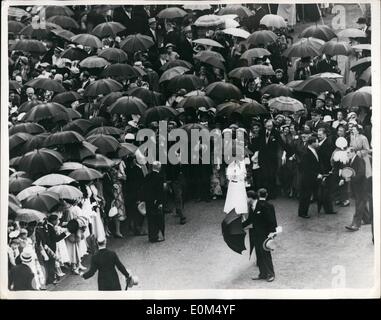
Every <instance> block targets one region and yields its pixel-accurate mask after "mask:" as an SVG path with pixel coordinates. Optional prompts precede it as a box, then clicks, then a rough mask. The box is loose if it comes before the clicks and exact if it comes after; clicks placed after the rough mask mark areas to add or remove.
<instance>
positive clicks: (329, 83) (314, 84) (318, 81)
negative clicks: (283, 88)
mask: <svg viewBox="0 0 381 320" xmlns="http://www.w3.org/2000/svg"><path fill="white" fill-rule="evenodd" d="M294 89H297V90H300V91H311V92H315V93H321V92H325V91H330V92H340V87H339V86H338V85H337V83H336V82H335V81H333V80H331V79H327V78H313V77H311V78H309V79H307V80H304V81H303V82H301V83H299V84H298V85H296V86H295V87H294Z"/></svg>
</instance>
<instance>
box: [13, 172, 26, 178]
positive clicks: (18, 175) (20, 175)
mask: <svg viewBox="0 0 381 320" xmlns="http://www.w3.org/2000/svg"><path fill="white" fill-rule="evenodd" d="M11 178H28V174H27V173H26V172H25V171H12V174H11V175H10V176H9V179H11Z"/></svg>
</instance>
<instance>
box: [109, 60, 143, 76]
mask: <svg viewBox="0 0 381 320" xmlns="http://www.w3.org/2000/svg"><path fill="white" fill-rule="evenodd" d="M102 76H103V77H120V78H123V79H131V78H136V77H138V76H139V73H138V72H137V70H136V69H135V68H133V67H132V66H130V65H129V64H126V63H115V64H112V65H111V66H108V67H107V68H105V69H104V70H103V72H102Z"/></svg>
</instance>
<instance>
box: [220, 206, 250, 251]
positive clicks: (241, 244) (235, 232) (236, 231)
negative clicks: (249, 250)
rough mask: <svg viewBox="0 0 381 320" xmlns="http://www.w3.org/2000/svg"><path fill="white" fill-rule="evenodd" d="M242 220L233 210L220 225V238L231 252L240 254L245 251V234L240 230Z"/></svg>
mask: <svg viewBox="0 0 381 320" xmlns="http://www.w3.org/2000/svg"><path fill="white" fill-rule="evenodd" d="M241 220H242V218H241V216H240V215H238V214H237V213H236V212H235V210H234V209H233V210H232V211H231V212H229V213H228V214H227V215H226V216H225V218H224V220H223V221H222V223H221V229H222V236H223V238H224V241H225V243H226V244H227V245H228V247H229V248H230V249H232V250H233V251H235V252H237V253H239V254H242V251H244V250H246V247H245V236H246V233H245V231H244V230H243V228H242V221H241Z"/></svg>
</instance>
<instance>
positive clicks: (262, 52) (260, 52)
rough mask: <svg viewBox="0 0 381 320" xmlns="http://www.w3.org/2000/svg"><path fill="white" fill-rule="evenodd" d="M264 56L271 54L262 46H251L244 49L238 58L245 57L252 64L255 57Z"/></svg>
mask: <svg viewBox="0 0 381 320" xmlns="http://www.w3.org/2000/svg"><path fill="white" fill-rule="evenodd" d="M264 56H271V53H270V51H268V50H267V49H264V48H253V49H249V50H247V51H245V52H244V53H243V54H242V55H241V58H240V59H246V60H247V61H248V62H249V64H254V60H255V59H256V58H262V57H264Z"/></svg>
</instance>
